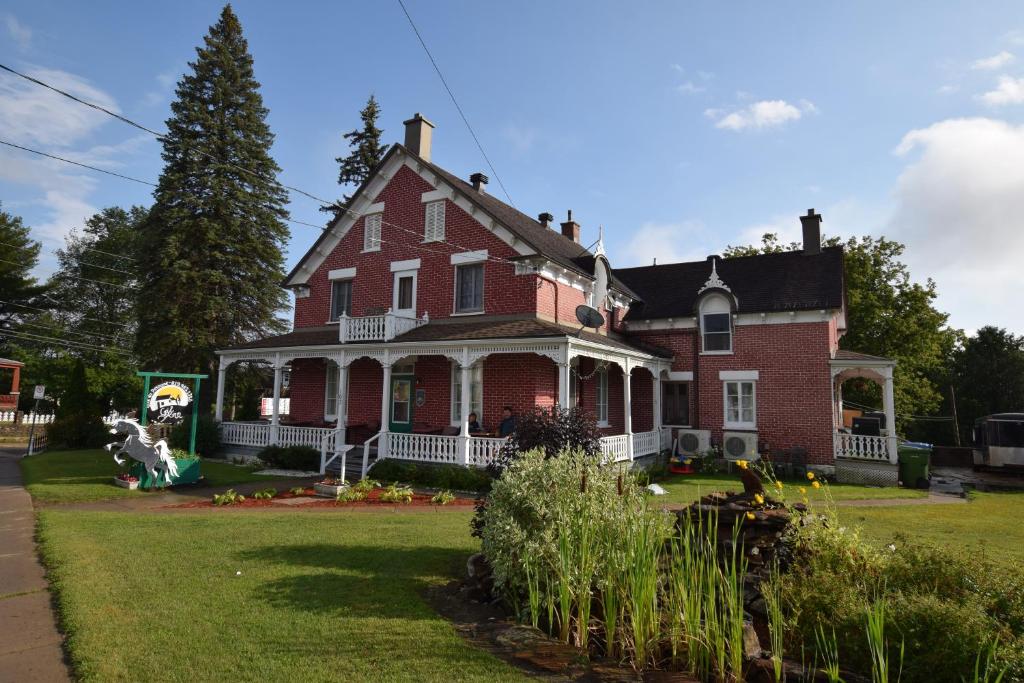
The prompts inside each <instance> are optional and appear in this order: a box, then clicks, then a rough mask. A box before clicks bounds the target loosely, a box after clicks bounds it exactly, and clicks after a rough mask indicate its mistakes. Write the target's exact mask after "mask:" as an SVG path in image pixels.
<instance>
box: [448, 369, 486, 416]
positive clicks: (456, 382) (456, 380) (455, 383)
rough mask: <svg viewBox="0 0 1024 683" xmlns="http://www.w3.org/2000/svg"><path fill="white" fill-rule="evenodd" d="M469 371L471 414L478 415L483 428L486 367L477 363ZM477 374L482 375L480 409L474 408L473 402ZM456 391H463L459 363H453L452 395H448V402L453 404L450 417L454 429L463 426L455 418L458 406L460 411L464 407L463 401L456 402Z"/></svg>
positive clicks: (450, 408)
mask: <svg viewBox="0 0 1024 683" xmlns="http://www.w3.org/2000/svg"><path fill="white" fill-rule="evenodd" d="M469 371H470V377H469V397H470V403H469V412H471V413H473V412H475V413H476V417H477V419H478V420H480V426H481V427H483V419H484V416H483V412H484V366H483V364H482V363H477V364H476V365H471V366H470V367H469ZM477 372H479V373H480V405H479V406H478V407H476V408H474V407H473V402H472V399H473V374H474V373H477ZM456 387H458V388H456ZM456 391H462V367H461V366H460V365H459V364H458V363H456V362H454V361H453V362H452V364H451V393H450V394H448V396H449V400H448V402H449V403H450V404H451V406H450V407H449V411H450V412H449V417H450V418H451V425H452V426H453V427H459V426H461V422H460V421H459V419H458V418H457V417H455V409H456V405H458V409H459V410H462V405H461V403H462V402H461V401H458V402H456V400H455V392H456Z"/></svg>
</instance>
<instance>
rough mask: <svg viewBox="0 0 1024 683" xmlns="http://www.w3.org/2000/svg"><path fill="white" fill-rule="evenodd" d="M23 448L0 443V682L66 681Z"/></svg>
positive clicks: (65, 667) (67, 678)
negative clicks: (24, 476)
mask: <svg viewBox="0 0 1024 683" xmlns="http://www.w3.org/2000/svg"><path fill="white" fill-rule="evenodd" d="M23 452H24V450H22V449H12V448H0V683H7V682H8V681H10V682H12V683H13V682H14V681H19V682H20V681H47V682H48V681H70V680H71V674H70V672H69V671H68V667H67V665H66V663H65V661H64V650H63V648H62V642H63V636H61V634H60V632H59V631H58V630H57V621H56V618H55V616H54V613H53V608H52V605H51V597H50V592H49V590H48V588H49V585H48V583H47V581H46V576H45V574H44V572H43V567H42V565H41V564H40V563H39V559H38V557H37V556H36V544H35V537H34V534H35V514H34V512H33V509H32V499H31V498H30V497H29V495H28V492H27V491H25V489H24V488H23V487H22V486H21V470H20V469H19V467H18V459H19V457H20V456H21V454H22V453H23Z"/></svg>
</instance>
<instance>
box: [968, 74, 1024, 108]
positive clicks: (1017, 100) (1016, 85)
mask: <svg viewBox="0 0 1024 683" xmlns="http://www.w3.org/2000/svg"><path fill="white" fill-rule="evenodd" d="M979 99H980V100H981V101H982V102H984V103H985V104H987V105H989V106H991V107H999V106H1002V105H1004V104H1021V103H1024V78H1013V77H1012V76H1000V77H999V84H998V85H997V86H996V89H995V90H990V91H988V92H987V93H985V94H984V95H981V96H979Z"/></svg>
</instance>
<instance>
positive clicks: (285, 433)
mask: <svg viewBox="0 0 1024 683" xmlns="http://www.w3.org/2000/svg"><path fill="white" fill-rule="evenodd" d="M334 431H335V430H333V429H330V428H327V427H292V426H288V425H280V426H278V428H277V443H278V445H281V446H309V447H310V448H316V449H319V448H320V443H321V442H322V441H323V440H324V438H325V437H327V436H328V435H330V434H331V433H333V432H334Z"/></svg>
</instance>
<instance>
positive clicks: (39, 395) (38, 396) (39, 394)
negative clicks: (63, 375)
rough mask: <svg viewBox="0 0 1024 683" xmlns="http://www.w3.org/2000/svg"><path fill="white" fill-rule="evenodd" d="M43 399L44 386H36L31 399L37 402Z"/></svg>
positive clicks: (44, 394) (44, 395)
mask: <svg viewBox="0 0 1024 683" xmlns="http://www.w3.org/2000/svg"><path fill="white" fill-rule="evenodd" d="M45 397H46V385H45V384H37V385H36V389H35V391H33V392H32V398H34V399H35V400H37V401H41V400H42V399H43V398H45Z"/></svg>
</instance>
